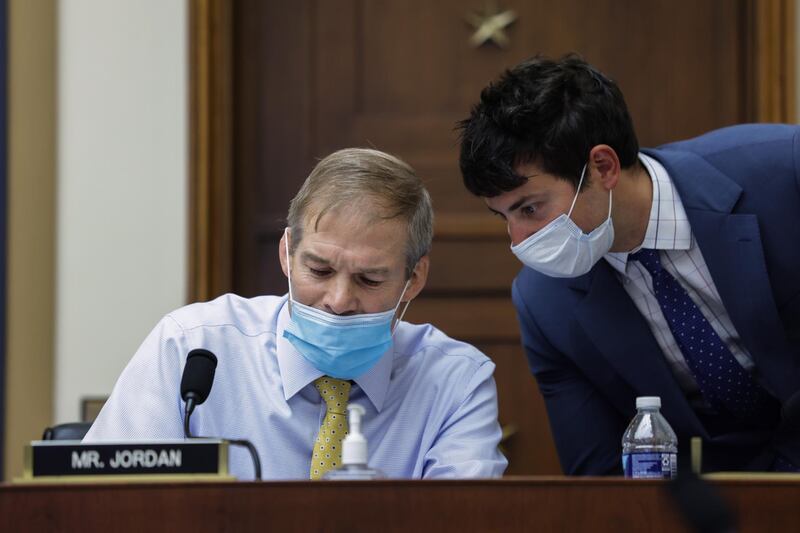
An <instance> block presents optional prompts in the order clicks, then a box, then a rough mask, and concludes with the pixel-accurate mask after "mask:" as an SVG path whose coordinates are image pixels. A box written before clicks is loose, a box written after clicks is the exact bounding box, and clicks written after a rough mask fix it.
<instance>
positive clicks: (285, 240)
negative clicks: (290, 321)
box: [283, 228, 294, 316]
mask: <svg viewBox="0 0 800 533" xmlns="http://www.w3.org/2000/svg"><path fill="white" fill-rule="evenodd" d="M288 233H289V228H284V230H283V244H284V246H285V247H286V271H287V277H288V278H289V315H290V316H291V314H292V301H293V300H294V295H293V294H292V258H291V256H289V235H288Z"/></svg>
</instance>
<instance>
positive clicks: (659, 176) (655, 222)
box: [605, 152, 692, 274]
mask: <svg viewBox="0 0 800 533" xmlns="http://www.w3.org/2000/svg"><path fill="white" fill-rule="evenodd" d="M639 161H641V162H642V165H644V168H645V170H646V171H647V175H648V176H650V180H651V181H652V182H653V202H652V204H651V205H650V219H649V221H648V223H647V230H646V231H645V236H644V240H643V241H642V244H641V245H639V246H638V247H636V248H634V249H633V250H631V251H630V252H610V253H607V254H606V255H605V258H606V260H607V261H608V263H609V264H610V265H611V266H612V267H613V268H614V269H615V270H617V271H618V272H620V273H622V274H625V269H626V268H627V266H628V256H629V255H630V254H632V253H635V252H638V251H639V250H641V249H642V248H647V249H649V250H688V249H689V248H691V247H692V229H691V226H690V224H689V219H688V218H687V217H686V210H685V209H684V208H683V202H681V198H680V196H679V195H678V191H677V190H676V189H675V186H674V185H673V184H672V179H671V178H670V177H669V173H668V172H667V169H665V168H664V166H663V165H662V164H661V163H659V162H658V160H656V159H654V158H652V157H650V156H648V155H647V154H643V153H641V152H640V153H639Z"/></svg>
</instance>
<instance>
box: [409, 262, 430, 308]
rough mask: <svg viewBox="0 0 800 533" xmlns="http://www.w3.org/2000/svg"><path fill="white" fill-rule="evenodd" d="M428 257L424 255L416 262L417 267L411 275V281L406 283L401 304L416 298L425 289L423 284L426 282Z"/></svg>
mask: <svg viewBox="0 0 800 533" xmlns="http://www.w3.org/2000/svg"><path fill="white" fill-rule="evenodd" d="M430 265H431V260H430V257H428V256H427V255H424V256H422V257H421V258H420V260H419V261H417V266H415V267H414V271H413V272H412V273H411V281H409V283H408V289H406V293H405V295H404V296H403V300H402V301H403V302H408V301H411V300H413V299H414V298H416V297H417V295H418V294H419V293H420V292H421V291H422V289H423V288H424V287H425V282H426V281H428V268H430Z"/></svg>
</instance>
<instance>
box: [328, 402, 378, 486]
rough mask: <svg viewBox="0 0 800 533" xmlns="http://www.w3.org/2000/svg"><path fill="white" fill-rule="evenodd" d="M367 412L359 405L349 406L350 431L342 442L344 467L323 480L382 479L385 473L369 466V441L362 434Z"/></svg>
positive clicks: (348, 420) (330, 473)
mask: <svg viewBox="0 0 800 533" xmlns="http://www.w3.org/2000/svg"><path fill="white" fill-rule="evenodd" d="M365 412H366V411H364V408H363V407H362V406H360V405H358V404H357V403H355V404H353V403H351V404H349V405H348V406H347V423H348V426H349V431H348V432H347V436H346V437H345V438H344V440H343V441H342V466H341V468H337V469H335V470H329V471H328V472H326V473H325V474H324V475H323V476H322V479H330V480H341V479H349V480H354V479H355V480H359V479H382V478H385V477H386V475H384V473H383V472H381V471H380V470H378V469H377V468H370V467H369V466H368V465H367V439H365V438H364V435H363V434H362V433H361V417H362V416H364V414H365Z"/></svg>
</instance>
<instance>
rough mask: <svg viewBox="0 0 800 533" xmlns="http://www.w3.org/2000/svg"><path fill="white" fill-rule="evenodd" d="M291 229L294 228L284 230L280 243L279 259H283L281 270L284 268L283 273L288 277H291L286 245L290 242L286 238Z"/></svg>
mask: <svg viewBox="0 0 800 533" xmlns="http://www.w3.org/2000/svg"><path fill="white" fill-rule="evenodd" d="M290 231H292V230H290V229H288V228H287V229H286V231H284V232H283V237H281V240H280V242H279V243H278V259H280V261H281V270H283V275H284V276H286V277H287V278H288V277H289V263H288V261H289V258H288V257H287V256H286V245H287V244H288V243H287V240H286V239H287V235H289V232H290Z"/></svg>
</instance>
